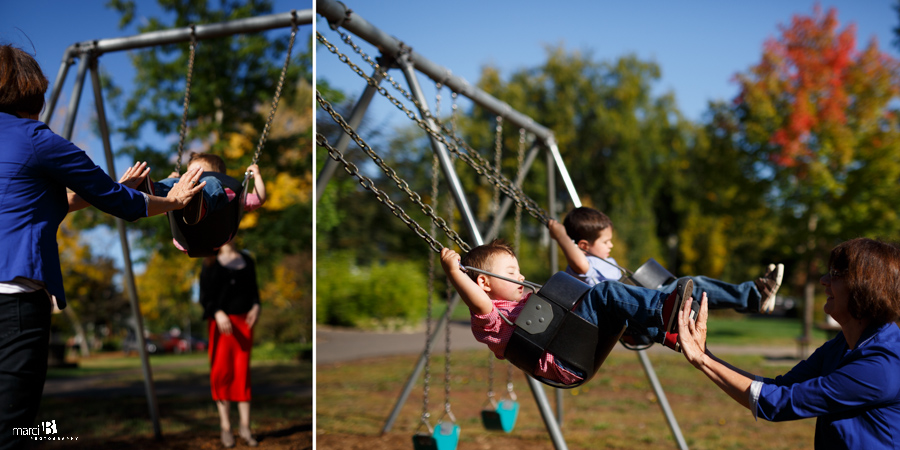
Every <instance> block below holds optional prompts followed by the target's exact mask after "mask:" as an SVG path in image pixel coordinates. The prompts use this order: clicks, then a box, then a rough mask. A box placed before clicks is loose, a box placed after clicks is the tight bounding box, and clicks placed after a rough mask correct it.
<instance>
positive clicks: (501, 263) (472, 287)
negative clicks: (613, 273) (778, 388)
mask: <svg viewBox="0 0 900 450" xmlns="http://www.w3.org/2000/svg"><path fill="white" fill-rule="evenodd" d="M441 266H442V267H443V269H444V272H446V274H447V276H448V277H449V279H450V283H451V284H452V285H453V287H454V288H456V292H458V293H459V296H460V298H462V300H463V302H464V303H465V304H466V306H468V307H469V312H470V314H471V320H472V333H473V334H474V335H475V339H477V340H478V341H479V342H482V343H484V344H487V346H488V348H490V349H491V351H492V352H493V353H494V355H495V356H497V358H500V359H503V358H504V354H505V351H506V345H507V343H508V342H509V340H510V337H511V336H512V333H513V330H514V325H513V322H514V321H515V320H516V318H517V317H518V316H519V314H520V313H521V312H522V309H523V307H524V306H525V300H526V299H528V297H529V296H530V295H531V292H529V293H528V294H526V293H525V288H524V287H523V286H521V285H519V284H516V283H512V282H510V281H507V280H503V279H500V278H496V277H493V276H489V275H484V274H480V273H475V272H474V271H469V272H468V273H467V272H464V271H463V268H462V266H470V267H474V268H476V269H480V270H484V271H487V272H491V273H494V274H497V275H500V276H503V277H506V278H510V279H514V280H519V281H522V280H524V279H525V278H524V277H523V276H522V274H521V273H520V272H519V262H518V260H517V259H516V254H515V252H513V250H512V248H511V247H510V246H509V245H507V244H506V243H505V242H503V241H502V240H494V241H493V242H491V243H489V244H485V245H480V246H478V247H475V248H473V249H472V250H471V251H469V252H468V253H466V255H465V257H463V258H460V255H459V254H458V253H457V252H455V251H453V250H452V249H449V248H444V249H443V250H441ZM692 290H693V281H691V280H690V279H687V278H684V279H681V280H679V283H678V285H677V286H676V289H675V290H674V291H672V292H671V293H668V294H667V293H663V292H661V291H657V290H653V289H645V288H641V287H636V286H629V285H626V284H622V283H618V282H600V283H597V284H595V285H594V286H593V287H591V289H590V290H589V291H588V292H587V293H586V294H585V295H584V297H583V298H582V299H581V301H580V302H579V304H578V305H576V307H575V310H574V312H575V314H577V315H578V316H579V317H582V318H584V319H585V320H587V321H589V322H591V323H592V324H594V325H596V326H597V327H598V328H600V329H601V330H609V329H620V328H621V327H622V324H623V323H625V322H628V323H629V325H630V326H631V327H633V328H639V329H641V330H643V331H644V332H645V333H646V334H647V335H648V336H650V337H651V338H652V339H653V340H654V341H655V342H659V343H663V344H664V345H666V346H667V347H669V348H672V349H674V350H676V351H680V347H679V345H678V333H677V331H678V312H679V311H680V310H681V308H682V305H683V304H684V302H685V301H689V299H690V296H691V291H692ZM704 296H705V294H704ZM501 316H502V317H501ZM695 318H696V316H693V317H692V319H695ZM533 375H534V376H535V377H539V378H545V379H548V380H551V381H555V382H558V383H562V384H567V385H569V384H576V383H579V382H581V381H582V380H584V377H585V375H586V374H584V373H581V372H579V371H578V370H575V369H573V368H571V367H567V366H566V365H565V364H564V363H562V362H561V361H559V360H558V359H557V358H555V357H554V355H553V354H551V353H549V352H545V353H544V354H543V356H541V358H540V361H538V364H537V369H536V370H535V373H533Z"/></svg>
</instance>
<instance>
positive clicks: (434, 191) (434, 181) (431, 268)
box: [422, 155, 438, 423]
mask: <svg viewBox="0 0 900 450" xmlns="http://www.w3.org/2000/svg"><path fill="white" fill-rule="evenodd" d="M437 165H438V158H437V155H435V156H434V158H433V161H432V163H431V170H432V175H431V196H432V203H436V202H437V195H438V177H437V172H436V170H437ZM430 228H431V229H430V231H431V233H430V235H432V236H433V235H435V234H437V225H436V224H435V223H434V222H431V227H430ZM434 260H435V256H434V255H431V254H429V255H428V306H427V308H426V314H425V336H431V322H432V320H431V317H432V314H433V307H432V305H433V303H434V300H433V298H434V276H435V275H434V274H435V263H434ZM423 353H424V358H425V375H424V378H423V388H422V389H423V391H422V399H423V400H422V421H423V422H426V423H427V422H428V418H429V417H430V415H429V413H428V390H429V387H430V386H429V385H430V381H431V351H430V350H429V346H428V343H427V342H426V343H425V351H424V352H423Z"/></svg>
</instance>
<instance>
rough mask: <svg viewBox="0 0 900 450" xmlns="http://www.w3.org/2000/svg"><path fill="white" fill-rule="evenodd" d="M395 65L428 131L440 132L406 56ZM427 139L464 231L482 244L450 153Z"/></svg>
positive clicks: (436, 141)
mask: <svg viewBox="0 0 900 450" xmlns="http://www.w3.org/2000/svg"><path fill="white" fill-rule="evenodd" d="M397 63H398V64H399V65H400V70H402V71H403V75H404V76H405V77H406V83H407V85H408V86H409V91H410V93H411V94H412V96H413V98H415V99H416V101H417V102H418V106H419V114H421V115H422V117H424V118H425V123H426V124H427V125H428V128H429V129H430V130H432V131H434V132H440V129H439V128H438V126H437V124H435V123H434V119H432V118H431V114H430V111H429V109H428V101H427V100H426V99H425V95H424V94H422V88H421V86H419V80H418V78H416V69H415V68H414V67H413V65H412V64H411V63H410V62H409V60H408V59H407V57H406V55H402V56H401V57H400V58H398V59H397ZM429 138H430V139H429V140H430V141H431V149H432V151H434V153H436V154H437V155H438V160H439V161H440V163H441V170H442V171H443V172H444V179H446V180H447V184H448V185H449V187H450V192H451V193H452V194H453V199H454V200H456V207H457V208H458V209H459V213H460V215H461V216H462V221H463V223H464V224H465V226H466V229H468V230H469V234H470V235H471V236H472V240H473V241H475V245H481V244H484V241H483V240H482V237H481V232H480V231H479V230H478V225H477V224H476V223H475V215H474V214H472V211H471V210H470V209H469V202H468V201H466V197H465V193H464V192H463V189H462V184H461V183H460V182H459V177H457V176H456V170H455V169H454V167H453V160H452V159H451V158H450V152H448V151H447V147H445V146H444V144H443V143H442V142H440V141H438V140H437V139H435V138H434V136H431V135H429Z"/></svg>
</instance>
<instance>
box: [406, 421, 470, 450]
mask: <svg viewBox="0 0 900 450" xmlns="http://www.w3.org/2000/svg"><path fill="white" fill-rule="evenodd" d="M459 433H460V428H459V425H457V424H455V423H453V422H440V423H438V424H437V426H436V427H434V430H432V432H431V433H425V432H421V433H416V434H415V435H413V449H415V450H456V446H457V445H458V444H459Z"/></svg>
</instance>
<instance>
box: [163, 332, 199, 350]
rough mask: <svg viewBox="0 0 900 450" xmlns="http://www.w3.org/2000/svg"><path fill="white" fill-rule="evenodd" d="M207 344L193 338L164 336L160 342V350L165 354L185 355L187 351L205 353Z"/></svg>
mask: <svg viewBox="0 0 900 450" xmlns="http://www.w3.org/2000/svg"><path fill="white" fill-rule="evenodd" d="M206 348H207V343H206V341H205V340H203V339H200V338H197V337H194V336H188V337H186V338H185V337H182V336H178V335H173V334H166V335H164V339H163V341H162V349H163V351H164V352H166V353H185V352H187V351H188V350H189V349H190V350H191V351H195V352H197V351H199V352H202V351H206Z"/></svg>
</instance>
